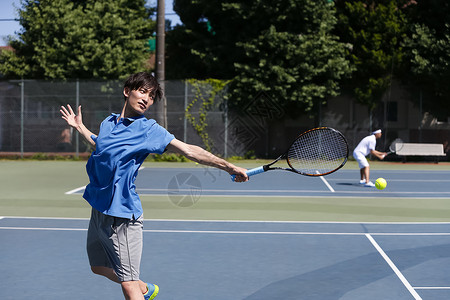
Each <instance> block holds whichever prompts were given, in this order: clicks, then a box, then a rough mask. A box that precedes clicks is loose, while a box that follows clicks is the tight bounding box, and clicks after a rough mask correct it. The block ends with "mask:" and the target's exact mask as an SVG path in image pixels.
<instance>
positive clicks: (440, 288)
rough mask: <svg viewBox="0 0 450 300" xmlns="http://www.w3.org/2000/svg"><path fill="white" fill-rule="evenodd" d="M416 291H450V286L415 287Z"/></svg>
mask: <svg viewBox="0 0 450 300" xmlns="http://www.w3.org/2000/svg"><path fill="white" fill-rule="evenodd" d="M414 289H415V290H450V286H414Z"/></svg>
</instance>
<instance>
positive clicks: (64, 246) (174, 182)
mask: <svg viewBox="0 0 450 300" xmlns="http://www.w3.org/2000/svg"><path fill="white" fill-rule="evenodd" d="M371 176H372V180H375V179H376V178H377V177H384V178H385V179H386V180H387V182H388V187H387V188H386V189H385V190H383V191H378V190H376V189H375V188H365V187H363V186H361V185H359V183H358V181H359V178H358V177H359V171H358V170H347V169H344V170H340V171H338V172H336V173H333V174H331V175H329V176H325V177H306V176H301V175H298V174H293V173H289V172H284V171H270V172H267V173H264V174H259V175H255V176H254V177H252V178H251V180H250V182H247V183H234V182H231V179H230V177H229V175H228V174H227V173H225V172H223V171H219V170H216V169H212V168H205V167H201V166H198V167H196V168H169V169H165V168H143V169H141V170H140V174H139V177H138V179H137V181H136V185H137V190H138V192H139V194H140V195H141V196H142V197H149V196H151V195H159V196H161V195H166V196H168V198H170V199H171V201H172V203H173V204H176V205H178V206H184V202H183V201H184V200H186V199H190V201H191V203H190V205H193V204H195V198H198V197H211V198H214V197H218V196H220V197H223V196H226V197H236V198H237V199H239V198H240V197H254V198H256V199H258V198H259V197H271V201H276V200H277V198H278V197H291V198H294V199H295V198H296V197H298V198H302V197H308V198H315V197H322V198H323V197H331V198H333V199H335V200H333V201H339V200H340V199H339V198H343V199H348V198H374V199H376V198H381V197H386V198H389V199H390V198H400V199H413V198H423V199H435V198H439V199H444V200H443V201H446V199H449V201H450V191H449V189H448V186H449V183H450V173H449V172H448V171H437V170H436V171H411V170H409V171H400V170H389V171H387V170H383V171H382V170H372V172H371ZM83 189H84V187H83V186H81V187H77V186H74V187H73V189H72V190H69V191H67V192H66V194H72V195H73V196H74V197H78V198H80V200H81V195H80V194H81V193H82V192H83ZM177 201H180V202H177ZM374 201H375V200H374ZM230 205H232V201H230ZM186 206H188V205H186ZM173 207H176V206H173ZM255 207H257V203H255ZM324 221H326V220H324ZM87 226H88V220H87V219H55V218H24V217H0V240H1V244H0V262H1V264H0V266H1V270H0V271H1V274H2V275H1V276H2V278H1V280H0V299H28V298H29V299H46V300H47V299H68V300H70V299H123V296H122V292H121V289H120V286H119V285H117V284H114V283H112V282H110V281H108V280H107V279H105V278H102V277H100V276H97V275H94V274H92V273H91V271H90V268H89V265H88V259H87V256H86V251H85V240H86V232H87ZM144 230H145V231H144V252H143V260H142V263H141V278H142V279H143V280H145V281H147V282H154V283H157V284H158V285H159V286H160V288H161V291H160V294H159V295H158V297H157V298H156V299H158V300H265V299H271V300H273V299H277V300H278V299H280V300H289V299H295V300H298V299H308V300H311V299H317V300H328V299H345V300H367V299H377V300H379V299H383V300H386V299H392V300H402V299H430V300H439V299H450V276H449V275H448V270H449V268H450V223H400V222H393V223H364V222H361V223H359V222H358V223H336V222H289V221H287V222H284V221H264V220H261V221H245V220H244V221H236V220H234V221H233V220H230V221H218V220H210V221H205V220H203V221H201V220H145V225H144Z"/></svg>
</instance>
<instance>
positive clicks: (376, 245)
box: [366, 234, 422, 300]
mask: <svg viewBox="0 0 450 300" xmlns="http://www.w3.org/2000/svg"><path fill="white" fill-rule="evenodd" d="M366 237H367V239H368V240H369V241H370V243H371V244H372V245H373V246H374V247H375V249H376V250H377V251H378V253H379V254H380V255H381V257H383V259H384V260H385V261H386V262H387V264H388V265H389V266H390V267H391V269H392V270H393V271H394V273H395V274H396V275H397V277H398V278H399V279H400V281H401V282H402V283H403V285H404V286H405V287H406V288H407V289H408V291H409V292H410V293H411V295H412V296H413V297H414V299H416V300H422V297H420V296H419V294H418V293H417V291H416V290H415V289H414V288H413V287H412V286H411V284H410V283H409V281H408V280H407V279H406V278H405V276H404V275H403V273H402V272H400V270H399V269H398V268H397V266H396V265H395V264H394V263H393V262H392V260H391V259H390V258H389V256H388V255H387V254H386V253H385V252H384V250H383V249H382V248H381V247H380V245H378V243H377V242H376V241H375V239H374V238H373V237H372V236H371V235H370V234H366Z"/></svg>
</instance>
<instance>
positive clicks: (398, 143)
mask: <svg viewBox="0 0 450 300" xmlns="http://www.w3.org/2000/svg"><path fill="white" fill-rule="evenodd" d="M402 148H403V140H402V139H398V138H397V139H395V140H394V141H393V142H392V143H391V145H390V146H389V151H388V152H387V153H386V155H389V154H391V153H396V152H398V151H400V150H401V149H402Z"/></svg>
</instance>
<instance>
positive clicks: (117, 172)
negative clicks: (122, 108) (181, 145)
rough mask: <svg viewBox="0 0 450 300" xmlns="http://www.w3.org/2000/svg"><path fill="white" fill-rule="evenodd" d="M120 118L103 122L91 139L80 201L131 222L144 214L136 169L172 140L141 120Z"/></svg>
mask: <svg viewBox="0 0 450 300" xmlns="http://www.w3.org/2000/svg"><path fill="white" fill-rule="evenodd" d="M119 117H120V115H118V114H112V115H111V116H109V117H108V118H106V119H105V120H104V121H103V122H102V124H101V125H100V132H99V134H98V136H97V138H95V136H93V139H94V141H95V144H96V149H95V151H94V152H93V153H92V155H91V157H90V158H89V160H88V162H87V165H86V171H87V174H88V176H89V184H88V185H87V187H86V189H85V191H84V195H83V197H84V198H85V199H86V200H87V201H88V202H89V204H90V205H91V206H92V207H93V208H94V209H96V210H98V211H99V212H101V213H103V214H106V215H110V216H115V217H120V218H127V219H132V218H133V217H135V218H138V217H139V216H140V215H142V213H143V210H142V204H141V200H140V198H139V196H138V194H137V193H136V186H135V184H134V181H135V180H136V176H137V174H138V170H139V167H140V166H141V165H142V163H143V162H144V160H145V158H146V157H147V156H148V154H150V153H156V154H162V153H163V152H164V151H165V149H166V147H167V145H168V144H169V143H170V142H171V141H172V139H174V136H173V135H172V134H170V133H169V132H168V131H167V130H166V129H165V128H164V127H161V126H160V125H158V124H157V123H156V121H155V120H152V119H150V120H149V119H147V118H146V117H144V116H139V117H137V118H125V119H120V120H119Z"/></svg>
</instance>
